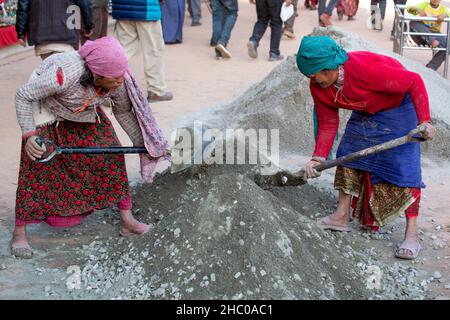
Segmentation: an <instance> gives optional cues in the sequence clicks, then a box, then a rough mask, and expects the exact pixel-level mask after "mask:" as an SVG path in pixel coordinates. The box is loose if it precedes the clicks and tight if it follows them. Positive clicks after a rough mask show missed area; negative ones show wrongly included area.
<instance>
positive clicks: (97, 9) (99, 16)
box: [81, 0, 109, 45]
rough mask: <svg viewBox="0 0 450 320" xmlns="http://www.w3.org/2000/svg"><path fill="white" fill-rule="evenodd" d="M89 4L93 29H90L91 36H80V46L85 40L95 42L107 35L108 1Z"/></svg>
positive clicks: (101, 0) (100, 0) (95, 0)
mask: <svg viewBox="0 0 450 320" xmlns="http://www.w3.org/2000/svg"><path fill="white" fill-rule="evenodd" d="M91 2H92V22H93V24H94V28H93V29H92V34H90V35H89V36H88V37H87V36H86V35H85V34H82V35H81V44H82V45H83V44H84V43H85V42H86V41H87V40H97V39H98V38H102V37H106V35H107V34H108V18H109V12H108V3H109V0H91ZM83 29H84V28H83Z"/></svg>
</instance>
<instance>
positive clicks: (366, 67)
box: [310, 51, 430, 158]
mask: <svg viewBox="0 0 450 320" xmlns="http://www.w3.org/2000/svg"><path fill="white" fill-rule="evenodd" d="M348 57H349V59H348V60H347V61H346V62H345V63H344V84H343V87H342V91H341V92H340V93H339V94H338V96H337V98H336V94H337V91H338V90H337V89H336V87H335V86H334V85H332V86H330V87H328V88H325V89H322V88H320V87H319V86H318V85H316V84H315V83H314V82H312V81H311V82H310V89H311V95H312V97H313V100H314V103H315V105H316V112H317V120H318V123H319V127H318V135H317V142H316V148H315V150H314V154H313V156H318V157H324V158H327V157H328V154H329V153H330V150H331V147H332V146H333V141H334V138H335V136H336V132H337V130H338V128H339V110H338V109H339V108H342V109H348V110H357V111H362V112H366V113H368V114H375V113H377V112H379V111H386V110H389V109H393V108H395V107H398V106H399V105H400V103H401V102H402V100H403V98H404V97H405V95H406V94H409V95H410V97H411V100H412V102H413V104H414V108H415V110H416V113H417V118H418V119H419V123H422V122H427V121H430V107H429V103H428V94H427V91H426V88H425V84H424V83H423V80H422V78H421V77H420V75H419V74H417V73H415V72H411V71H408V70H406V69H405V68H404V67H403V66H402V65H401V64H400V62H398V61H397V60H395V59H393V58H391V57H388V56H383V55H379V54H375V53H372V52H366V51H355V52H349V53H348ZM419 123H418V124H419Z"/></svg>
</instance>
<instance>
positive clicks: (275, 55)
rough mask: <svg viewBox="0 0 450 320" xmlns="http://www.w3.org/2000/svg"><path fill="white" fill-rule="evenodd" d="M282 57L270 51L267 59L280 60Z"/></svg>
mask: <svg viewBox="0 0 450 320" xmlns="http://www.w3.org/2000/svg"><path fill="white" fill-rule="evenodd" d="M283 59H284V57H283V55H281V54H275V53H270V56H269V61H280V60H283Z"/></svg>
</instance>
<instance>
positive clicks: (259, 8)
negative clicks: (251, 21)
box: [250, 0, 284, 55]
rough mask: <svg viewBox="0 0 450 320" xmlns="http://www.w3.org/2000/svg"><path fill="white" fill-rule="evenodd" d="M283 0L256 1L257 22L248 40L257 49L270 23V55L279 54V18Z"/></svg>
mask: <svg viewBox="0 0 450 320" xmlns="http://www.w3.org/2000/svg"><path fill="white" fill-rule="evenodd" d="M283 2H284V0H256V15H257V17H258V21H256V23H255V27H254V28H253V34H252V36H251V37H250V40H251V41H253V42H254V43H255V44H256V46H257V47H258V45H259V41H260V40H261V38H262V37H263V35H264V33H265V32H266V29H267V27H268V25H269V23H270V30H271V32H270V53H273V54H276V55H279V54H280V41H281V33H282V26H283V21H282V20H281V18H280V12H281V6H282V5H283Z"/></svg>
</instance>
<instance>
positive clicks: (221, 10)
mask: <svg viewBox="0 0 450 320" xmlns="http://www.w3.org/2000/svg"><path fill="white" fill-rule="evenodd" d="M211 5H212V16H213V17H212V18H213V32H212V37H211V46H214V47H215V48H214V51H215V54H216V59H219V60H220V59H222V58H231V52H230V50H228V48H227V45H228V41H229V40H230V37H231V32H232V31H233V28H234V25H235V23H236V20H237V15H238V1H237V0H211Z"/></svg>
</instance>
